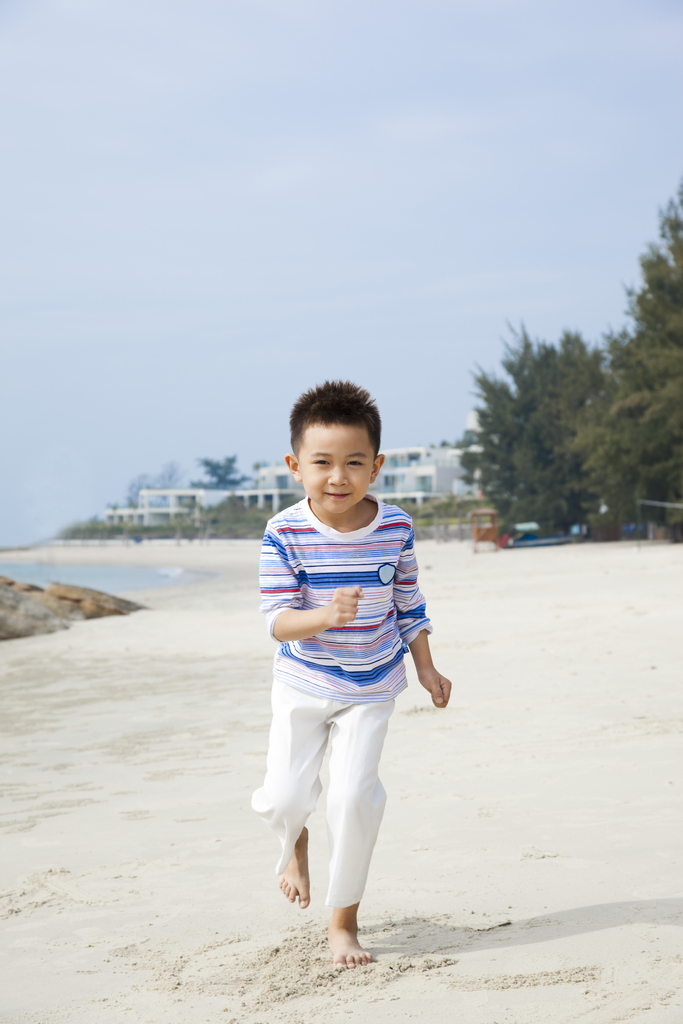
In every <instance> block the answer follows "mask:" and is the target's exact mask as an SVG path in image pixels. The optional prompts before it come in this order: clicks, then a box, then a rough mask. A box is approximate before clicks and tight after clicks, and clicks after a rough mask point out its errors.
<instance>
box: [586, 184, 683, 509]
mask: <svg viewBox="0 0 683 1024" xmlns="http://www.w3.org/2000/svg"><path fill="white" fill-rule="evenodd" d="M660 239H661V241H660V243H659V244H657V245H650V246H649V247H648V249H647V251H646V252H645V254H644V255H643V256H642V257H641V259H640V266H641V271H642V284H641V287H640V290H639V291H635V290H630V291H629V292H628V299H629V304H628V314H629V316H630V318H631V321H632V325H631V327H630V329H629V328H627V329H625V330H623V331H621V332H620V333H618V334H612V335H608V337H607V339H606V340H607V352H608V356H609V369H610V372H611V375H612V378H613V383H612V387H611V389H610V392H609V394H608V395H607V396H606V400H605V401H603V403H602V405H601V407H600V408H599V409H596V411H595V412H596V414H595V415H594V417H593V418H592V421H591V422H590V423H589V424H588V425H587V428H586V430H585V431H584V432H583V433H582V436H581V438H580V442H581V444H582V446H583V449H584V451H585V452H586V454H587V463H588V467H589V468H590V469H591V470H592V472H593V484H594V486H595V487H596V488H597V489H598V490H599V491H600V493H601V495H602V497H603V499H604V501H605V503H606V504H607V506H608V507H609V513H610V517H611V518H613V519H615V520H616V521H618V520H619V519H622V520H623V519H630V520H633V519H634V518H635V516H636V495H637V493H638V492H639V493H640V494H641V496H642V497H643V498H649V499H651V500H655V501H672V502H681V499H682V496H683V181H682V182H681V185H680V187H679V190H678V194H677V196H676V198H675V199H673V200H671V202H670V203H669V204H668V206H667V207H666V209H665V210H663V211H662V213H661V214H660ZM668 518H669V520H670V521H676V520H678V521H680V520H681V519H683V512H682V511H679V510H670V512H669V515H668Z"/></svg>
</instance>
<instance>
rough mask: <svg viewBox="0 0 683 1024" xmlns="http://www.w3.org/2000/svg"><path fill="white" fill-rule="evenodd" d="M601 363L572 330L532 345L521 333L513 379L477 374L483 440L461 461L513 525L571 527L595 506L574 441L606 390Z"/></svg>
mask: <svg viewBox="0 0 683 1024" xmlns="http://www.w3.org/2000/svg"><path fill="white" fill-rule="evenodd" d="M603 363H604V356H603V353H602V352H601V350H599V349H591V348H589V347H588V345H586V343H585V341H584V340H583V338H582V337H581V336H580V335H579V334H575V333H571V332H568V331H567V332H565V333H564V334H563V335H562V337H561V339H560V342H559V344H558V345H557V346H554V345H549V344H547V343H546V342H537V343H533V342H532V341H531V339H530V338H529V336H528V335H527V333H526V331H522V333H521V335H520V336H519V337H518V338H517V340H516V343H515V344H512V345H508V346H507V348H506V354H505V358H504V359H503V368H504V370H505V371H506V373H507V375H508V378H509V379H508V380H501V379H499V378H497V377H495V376H493V375H490V374H487V373H484V372H480V373H478V374H477V376H476V377H475V383H476V385H477V390H478V393H479V399H480V402H481V405H480V407H479V408H478V414H479V429H478V431H477V436H476V442H477V443H476V444H475V445H474V446H472V447H471V448H470V450H469V451H467V452H465V454H464V455H463V458H462V464H463V466H464V468H465V470H466V471H467V474H468V479H469V480H470V482H472V481H473V480H474V479H475V474H476V479H477V480H478V482H479V484H480V485H481V487H482V488H483V490H484V492H485V494H486V497H487V500H488V501H491V502H493V503H494V504H495V505H496V507H497V508H498V510H499V512H500V513H501V516H502V520H503V523H504V525H506V526H507V527H508V528H509V526H510V525H511V524H512V523H514V522H521V521H527V520H536V521H538V522H539V524H540V525H541V526H542V527H544V528H546V529H558V528H559V529H562V530H567V529H568V528H569V527H570V526H571V525H572V524H574V523H578V522H581V521H585V519H586V517H587V515H588V513H589V512H590V510H591V509H592V508H594V506H595V504H596V500H597V496H596V494H595V493H594V491H593V490H592V488H591V486H590V484H589V481H588V477H587V473H586V470H585V467H584V463H585V455H584V452H583V451H582V450H581V449H580V448H579V447H578V446H577V443H576V438H577V434H578V432H579V430H580V428H581V426H582V423H583V418H584V417H585V415H586V410H587V409H588V407H589V406H590V405H591V403H592V402H594V401H598V400H600V399H601V397H602V396H603V394H604V392H605V388H606V381H605V372H604V366H603ZM477 471H478V472H477Z"/></svg>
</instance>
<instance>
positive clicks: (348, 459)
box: [285, 423, 384, 514]
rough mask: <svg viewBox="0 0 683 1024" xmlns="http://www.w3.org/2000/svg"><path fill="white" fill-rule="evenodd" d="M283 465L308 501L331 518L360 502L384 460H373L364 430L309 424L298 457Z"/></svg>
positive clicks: (354, 427)
mask: <svg viewBox="0 0 683 1024" xmlns="http://www.w3.org/2000/svg"><path fill="white" fill-rule="evenodd" d="M285 461H286V463H287V465H288V466H289V468H290V470H291V471H292V474H293V476H294V479H295V480H298V481H299V483H303V485H304V488H305V490H306V494H307V495H308V496H309V498H310V499H311V501H312V502H314V503H315V504H316V505H319V506H320V508H322V509H324V510H325V511H326V512H328V513H332V514H334V513H344V512H348V511H349V509H351V508H353V506H354V505H357V504H358V503H359V502H360V501H362V500H363V498H364V497H365V495H366V494H367V492H368V487H369V486H370V484H371V483H373V482H374V480H375V479H376V478H377V474H378V473H379V471H380V469H381V468H382V463H383V462H384V456H383V455H377V456H375V454H374V451H373V448H372V442H371V441H370V436H369V434H368V431H367V429H366V427H364V426H353V427H351V426H344V425H343V424H332V425H331V426H323V425H322V424H319V423H313V424H311V426H309V427H307V428H306V430H305V431H304V436H303V439H302V442H301V447H300V448H299V454H298V455H287V456H285Z"/></svg>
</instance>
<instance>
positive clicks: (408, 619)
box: [394, 527, 432, 644]
mask: <svg viewBox="0 0 683 1024" xmlns="http://www.w3.org/2000/svg"><path fill="white" fill-rule="evenodd" d="M394 604H395V605H396V620H397V623H398V631H399V634H400V636H401V640H403V642H404V643H405V644H409V643H412V641H413V640H414V639H415V637H416V636H417V634H418V633H420V632H421V631H422V630H423V629H426V630H427V632H428V633H431V632H432V624H431V622H430V621H429V619H428V618H427V606H426V604H425V599H424V597H423V596H422V593H421V592H420V588H419V587H418V585H417V559H416V557H415V534H414V532H413V529H412V527H411V529H410V534H409V536H408V539H407V540H406V542H405V544H404V545H403V548H402V549H401V554H400V555H399V558H398V565H397V566H396V574H395V576H394Z"/></svg>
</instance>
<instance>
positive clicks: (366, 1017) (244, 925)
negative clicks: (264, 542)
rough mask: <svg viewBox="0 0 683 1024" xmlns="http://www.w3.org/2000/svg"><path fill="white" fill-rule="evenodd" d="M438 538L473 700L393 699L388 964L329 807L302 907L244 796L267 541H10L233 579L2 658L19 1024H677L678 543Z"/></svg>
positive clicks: (373, 887)
mask: <svg viewBox="0 0 683 1024" xmlns="http://www.w3.org/2000/svg"><path fill="white" fill-rule="evenodd" d="M418 553H419V558H420V562H421V565H422V575H421V582H422V586H423V590H424V592H425V594H426V595H427V598H428V601H429V608H430V611H431V615H432V618H433V621H434V626H435V634H434V638H433V648H434V651H435V659H436V662H437V664H438V666H439V667H440V668H441V670H442V671H443V672H444V673H446V674H447V675H449V676H450V677H451V679H452V680H453V682H454V684H455V688H454V696H453V700H452V705H451V707H450V708H449V709H448V710H447V711H443V712H441V711H437V710H435V709H432V708H431V706H430V704H429V702H428V697H427V694H426V692H425V691H423V690H422V689H421V688H420V687H419V685H418V684H417V683H416V681H415V679H414V677H412V676H411V685H410V687H409V689H408V690H407V691H406V692H405V693H404V694H403V695H402V696H401V697H400V698H399V700H398V702H397V709H396V712H395V714H394V717H393V719H392V723H391V727H390V733H389V739H388V741H387V747H386V754H385V758H384V761H383V771H382V777H383V781H384V783H385V786H386V788H387V790H388V792H389V801H388V806H387V813H386V816H385V820H384V824H383V826H382V831H381V834H380V839H379V842H378V845H377V849H376V853H375V858H374V862H373V867H372V871H371V877H370V882H369V886H368V891H367V895H366V899H365V900H364V903H363V905H362V907H361V917H362V923H363V939H364V941H365V943H366V944H367V945H368V946H369V947H370V948H371V950H372V951H373V953H374V955H375V957H376V963H375V964H374V965H372V966H371V967H369V968H366V969H363V970H357V971H355V972H341V973H338V972H333V971H332V970H331V969H330V966H329V956H328V953H327V950H326V947H325V942H324V929H325V922H326V917H327V913H326V910H325V907H324V905H323V902H324V894H325V888H326V834H325V825H324V817H323V813H322V811H323V807H324V801H321V806H320V807H319V809H318V811H317V813H316V814H315V815H314V816H313V818H312V819H311V823H310V824H311V845H312V852H313V858H312V869H313V903H312V906H311V908H310V909H309V910H307V911H303V912H302V911H299V910H298V909H297V908H292V907H291V906H290V905H289V904H288V903H287V902H286V901H285V900H284V899H283V897H282V895H281V894H280V892H279V890H278V888H277V884H276V880H275V876H274V874H273V867H274V862H275V858H276V849H275V845H274V839H273V838H272V837H271V835H270V834H269V833H268V831H267V830H266V829H265V828H264V826H263V825H262V823H261V822H260V821H259V820H258V819H257V818H256V817H255V816H254V815H253V814H252V812H251V811H250V809H249V799H250V794H251V792H252V790H253V789H255V788H256V787H257V786H258V785H259V784H260V780H261V778H262V774H263V769H264V758H265V751H266V743H267V729H268V723H269V685H270V663H271V658H272V653H273V648H272V644H271V641H270V640H269V639H268V637H267V635H266V633H265V630H264V627H263V622H262V619H261V616H259V614H258V612H257V597H256V593H255V589H254V574H255V569H256V564H257V557H258V544H257V543H256V542H249V541H245V542H222V543H218V542H217V543H213V544H208V545H198V544H196V543H195V544H185V545H182V546H180V547H177V546H175V545H151V544H143V545H140V546H137V547H133V546H131V547H127V548H124V547H123V546H121V547H114V546H104V547H103V546H97V545H94V546H92V547H88V548H82V547H78V546H74V547H70V548H60V549H50V550H49V551H48V552H44V553H42V555H41V552H36V551H26V552H19V553H15V554H13V555H10V554H7V553H3V560H8V559H9V558H10V557H13V558H16V559H23V560H25V561H33V560H36V559H37V558H40V557H48V558H49V559H51V560H52V561H53V562H59V561H60V560H61V561H70V562H91V563H93V564H102V563H105V562H112V561H113V562H118V563H120V564H131V565H135V564H156V565H182V566H183V567H185V568H188V569H211V570H215V571H219V572H220V573H221V575H220V576H219V577H218V578H214V579H210V580H205V581H204V582H201V583H195V584H192V585H188V586H185V587H177V588H169V589H160V590H153V591H146V592H145V591H143V592H140V591H136V592H135V593H134V594H131V595H130V596H134V597H135V598H136V599H142V600H143V602H144V603H145V604H147V605H148V606H149V610H148V611H144V612H139V613H137V614H135V615H131V616H130V617H128V618H111V619H100V620H96V621H90V622H83V623H77V624H75V625H74V626H73V627H72V628H71V629H70V630H69V631H68V632H65V633H59V634H53V635H51V636H45V637H34V638H29V639H25V640H12V641H7V642H5V643H3V644H1V645H0V673H1V675H2V683H1V691H0V692H1V693H2V705H3V728H4V730H5V732H4V736H3V741H2V766H1V771H2V777H3V779H4V781H5V787H4V803H3V806H2V818H1V821H2V851H3V855H2V862H1V868H0V870H1V872H2V877H1V878H0V890H2V892H1V893H0V913H1V914H2V921H1V922H0V924H1V926H2V934H3V939H2V977H3V983H2V989H1V993H0V1020H2V1021H3V1022H6V1024H22V1022H35V1024H58V1022H59V1024H62V1022H63V1024H81V1022H83V1024H114V1022H119V1021H120V1022H145V1024H146V1022H150V1024H152V1022H154V1024H199V1022H205V1021H211V1022H214V1021H216V1022H225V1024H230V1022H232V1024H278V1022H292V1024H293V1022H295V1021H296V1022H302V1024H309V1022H311V1024H312V1022H316V1024H318V1022H319V1021H325V1022H326V1024H327V1022H337V1021H347V1020H355V1021H360V1022H366V1021H367V1022H372V1024H381V1022H389V1021H391V1022H392V1024H393V1022H396V1021H399V1022H400V1021H404V1020H415V1021H418V1020H419V1021H425V1022H428V1024H432V1022H433V1024H440V1022H449V1024H451V1022H453V1021H457V1022H460V1021H462V1022H464V1024H494V1022H495V1024H504V1022H510V1024H533V1022H539V1024H541V1022H542V1024H547V1022H549V1021H552V1022H566V1021H567V1022H568V1021H581V1022H586V1024H607V1022H613V1021H638V1022H639V1021H641V1020H645V1021H648V1022H649V1024H659V1022H662V1024H679V1022H680V1021H682V1020H683V1006H682V1005H681V1004H682V1002H683V999H682V997H681V995H680V992H681V983H682V981H683V942H682V941H681V940H682V938H683V936H682V934H681V928H680V925H681V923H682V922H683V916H682V914H681V911H682V910H683V874H682V873H681V815H680V793H681V779H680V766H681V756H680V752H681V732H682V730H683V710H682V708H681V700H680V694H681V681H682V680H681V673H682V669H681V657H680V652H681V621H682V617H681V612H682V610H683V588H682V586H681V582H682V578H683V546H673V545H666V544H661V545H660V544H644V545H643V546H642V549H641V550H640V551H638V550H637V549H635V548H634V546H633V545H631V544H602V545H584V546H576V547H575V546H571V547H565V548H558V549H553V550H528V551H516V552H500V553H498V554H493V553H491V554H479V555H476V556H474V555H473V554H472V552H471V549H470V547H469V545H467V544H459V543H451V544H447V545H438V546H437V545H435V544H434V543H432V542H423V543H421V544H420V545H419V552H418Z"/></svg>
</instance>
